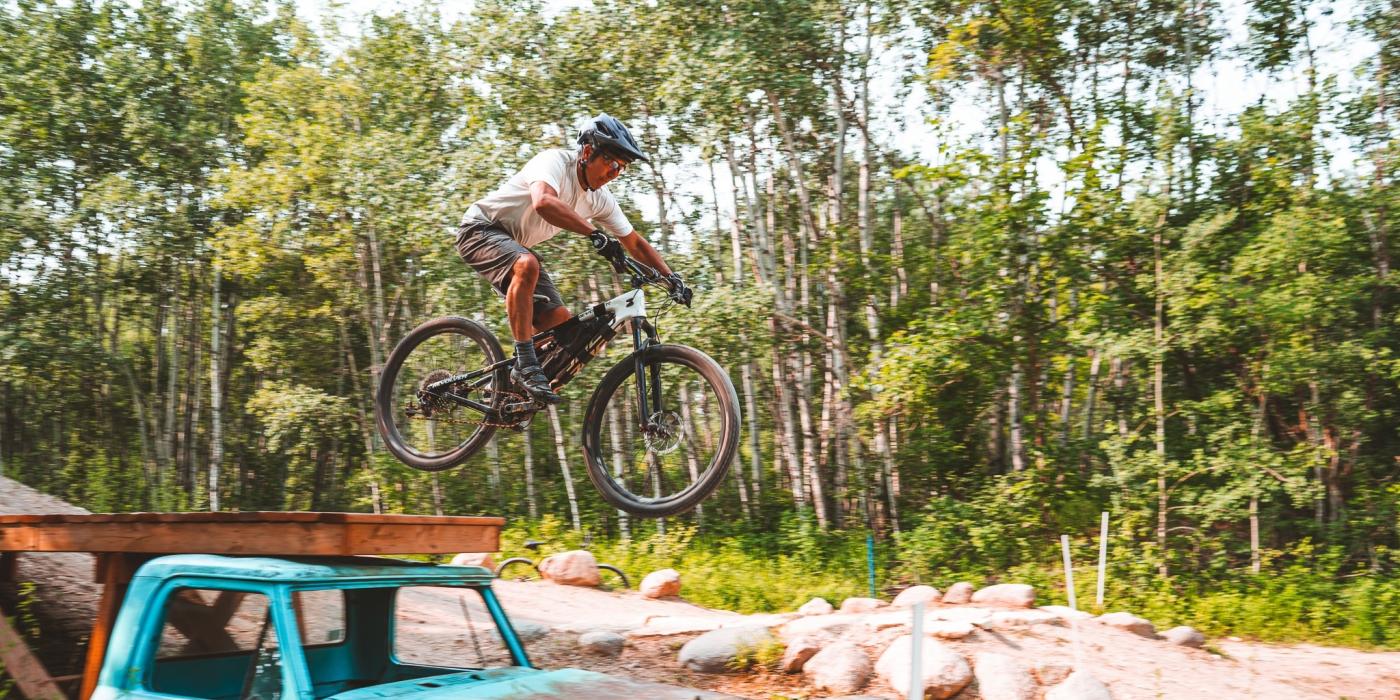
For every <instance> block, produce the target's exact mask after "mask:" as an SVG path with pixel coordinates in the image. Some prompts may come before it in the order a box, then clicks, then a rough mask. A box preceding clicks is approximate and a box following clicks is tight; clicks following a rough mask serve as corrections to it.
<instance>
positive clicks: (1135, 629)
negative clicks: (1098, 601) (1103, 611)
mask: <svg viewBox="0 0 1400 700" xmlns="http://www.w3.org/2000/svg"><path fill="white" fill-rule="evenodd" d="M1098 621H1099V622H1102V623H1104V624H1105V625H1108V626H1109V627H1117V628H1118V629H1120V630H1123V631H1125V632H1132V633H1133V634H1136V635H1137V636H1139V637H1147V638H1148V639H1156V638H1157V628H1156V627H1153V626H1152V623H1151V622H1148V621H1147V620H1144V619H1142V618H1140V617H1138V616H1137V615H1134V614H1132V613H1126V612H1115V613H1108V614H1107V615H1099V617H1098Z"/></svg>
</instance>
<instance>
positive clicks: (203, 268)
mask: <svg viewBox="0 0 1400 700" xmlns="http://www.w3.org/2000/svg"><path fill="white" fill-rule="evenodd" d="M299 12H302V9H301V8H300V7H299V6H297V5H295V4H293V3H290V2H266V1H263V0H246V1H244V0H239V1H234V0H186V1H184V2H160V1H156V0H151V1H147V2H135V1H132V2H127V1H124V0H71V1H65V2H54V1H49V0H8V1H6V2H3V3H0V474H4V475H5V476H8V477H11V478H15V479H18V480H20V481H23V482H25V483H28V484H30V485H33V486H35V487H36V488H40V489H43V490H44V491H46V492H48V493H51V494H54V495H56V496H60V497H62V498H65V499H67V500H69V501H70V502H72V503H75V504H77V505H81V506H83V507H86V508H88V509H90V510H93V511H136V510H243V511H251V510H348V511H364V512H371V511H372V512H395V513H425V514H433V513H438V514H495V515H503V516H505V517H506V518H508V520H509V521H510V523H511V528H512V529H511V530H510V531H509V532H508V537H507V541H508V542H509V543H511V544H512V546H514V544H516V543H518V541H519V540H520V539H523V537H525V536H526V535H527V534H528V535H531V536H547V537H550V538H553V539H554V540H557V541H558V542H561V543H565V542H567V543H574V544H577V543H578V542H579V541H581V538H582V537H583V536H584V534H585V533H587V535H588V536H589V537H590V538H591V539H592V540H593V543H594V545H593V546H594V547H595V548H597V549H600V550H602V551H603V552H606V553H607V554H608V555H609V556H612V557H613V558H614V559H617V560H619V561H623V562H634V563H635V564H636V565H637V566H640V565H641V564H642V563H643V562H647V561H657V562H662V561H679V560H681V559H683V558H686V557H689V558H690V559H689V561H691V563H692V565H693V567H694V569H695V570H696V571H703V572H706V573H705V574H704V575H703V577H701V576H699V575H697V577H698V578H704V580H705V581H706V582H707V583H706V584H705V585H700V584H697V587H698V588H702V589H704V592H702V593H697V596H700V597H701V599H703V600H710V601H714V602H721V603H727V604H730V605H733V606H736V608H739V609H781V608H783V607H784V606H789V605H795V604H796V603H800V602H802V600H805V599H806V598H805V597H802V596H803V595H804V594H806V595H808V596H810V594H811V593H812V592H813V588H816V589H820V590H853V591H861V590H864V588H865V586H866V580H865V557H866V544H865V543H866V539H867V536H869V537H870V538H871V541H872V542H873V543H874V550H875V552H876V559H877V569H878V572H879V583H880V585H881V586H895V585H899V584H901V583H909V582H914V581H924V582H935V583H937V584H938V585H946V584H947V583H950V582H951V581H953V580H957V579H956V577H964V578H969V579H970V580H978V581H984V580H1024V581H1027V582H1032V583H1036V584H1037V585H1040V586H1041V590H1042V595H1043V596H1044V597H1045V598H1046V599H1047V600H1049V599H1053V598H1054V596H1055V595H1056V593H1054V588H1055V586H1056V585H1060V584H1058V581H1059V579H1058V578H1057V576H1058V574H1057V573H1056V569H1055V568H1054V567H1055V566H1057V562H1058V556H1059V553H1058V549H1057V547H1058V537H1059V535H1060V534H1070V535H1071V536H1072V537H1074V538H1075V542H1076V546H1077V547H1079V548H1080V549H1081V550H1082V554H1083V555H1084V556H1083V557H1082V558H1083V560H1084V561H1086V562H1088V561H1091V560H1092V558H1093V555H1092V554H1091V552H1092V551H1096V549H1097V545H1096V544H1095V538H1096V537H1097V533H1098V525H1099V514H1100V512H1101V511H1107V512H1109V513H1110V517H1111V525H1112V527H1111V540H1112V564H1111V566H1112V569H1113V576H1112V581H1111V589H1112V591H1113V592H1112V594H1111V596H1110V597H1111V598H1112V599H1113V600H1115V601H1118V602H1124V603H1126V602H1132V603H1133V604H1134V605H1136V606H1138V609H1140V610H1141V611H1143V612H1145V613H1150V614H1152V615H1155V616H1156V617H1157V618H1160V619H1180V620H1192V621H1194V622H1195V623H1196V624H1198V625H1200V626H1202V629H1206V630H1208V631H1210V630H1213V631H1217V632H1218V631H1224V630H1233V631H1236V632H1240V633H1246V634H1252V635H1257V636H1261V637H1264V638H1279V639H1284V638H1310V639H1320V640H1329V641H1336V642H1343V643H1349V644H1358V645H1367V646H1397V645H1400V577H1397V576H1396V573H1395V567H1396V565H1397V563H1400V556H1397V551H1396V550H1397V547H1400V433H1398V432H1397V420H1396V419H1397V413H1400V357H1397V354H1396V352H1397V349H1400V323H1397V320H1400V319H1397V312H1400V305H1398V302H1400V294H1397V283H1398V282H1400V279H1397V277H1396V274H1395V273H1393V272H1392V270H1391V255H1390V252H1389V250H1390V241H1389V239H1390V231H1391V230H1392V226H1391V224H1392V222H1393V220H1394V218H1395V217H1394V216H1392V212H1391V211H1390V209H1391V205H1392V204H1396V205H1397V207H1398V208H1400V192H1397V189H1396V178H1397V176H1400V160H1397V155H1400V140H1398V139H1400V4H1397V2H1396V1H1395V0H1351V1H1349V2H1327V1H1324V2H1307V1H1305V0H1229V1H1227V2H1225V3H1217V2H1214V0H1171V1H1164V0H991V1H988V0H807V1H798V0H719V1H715V0H687V1H684V2H676V1H673V0H652V1H650V2H636V1H624V0H594V2H592V3H583V4H570V5H567V6H562V7H561V6H554V5H549V4H546V3H543V2H537V1H531V0H481V1H479V2H476V3H474V4H473V6H472V7H471V9H470V10H469V11H467V10H462V9H459V8H458V7H457V6H456V4H454V3H441V4H438V3H435V2H434V1H433V0H428V2H425V3H422V4H415V5H412V6H405V7H402V8H398V9H394V10H392V11H388V10H382V11H380V12H378V13H376V14H369V15H365V16H352V17H338V16H336V15H335V14H334V13H328V14H327V15H326V16H323V17H311V16H305V15H304V14H299ZM1251 91H1253V92H1251ZM600 111H606V112H608V113H610V114H613V115H614V116H617V117H619V118H621V119H623V120H624V121H625V122H627V123H628V125H629V126H630V127H631V128H632V130H633V132H634V133H635V134H637V135H638V137H639V139H640V140H641V141H642V143H643V147H644V148H645V149H646V150H647V152H648V153H649V154H650V156H651V163H650V164H642V163H638V164H636V166H635V167H633V168H630V169H629V170H628V172H627V173H626V174H625V175H624V176H623V177H622V178H621V179H619V180H618V181H617V182H616V183H614V185H612V187H611V189H612V190H613V191H614V192H615V193H617V195H618V197H619V200H620V201H621V202H622V203H623V204H624V207H625V209H626V211H627V213H628V217H629V218H630V219H631V221H632V222H633V223H634V224H635V225H636V227H637V228H638V230H640V231H641V232H642V233H643V234H644V235H645V236H646V237H647V238H648V239H649V240H651V241H652V242H653V243H654V244H655V245H656V246H657V248H658V249H659V250H661V251H662V253H663V254H664V255H665V256H666V259H667V260H668V262H670V264H671V266H672V267H674V268H676V269H677V270H679V271H681V272H683V273H684V274H685V275H686V278H687V280H688V281H689V282H690V283H691V285H692V286H694V287H695V288H696V302H695V305H694V308H693V309H691V310H685V309H679V308H678V309H675V310H673V311H671V312H670V313H669V314H668V315H666V316H665V317H663V318H661V319H660V321H659V327H660V330H661V333H662V337H663V338H664V339H666V340H668V341H672V342H679V343H685V344H688V345H693V346H695V347H698V348H700V349H702V350H704V351H705V352H707V353H709V354H710V355H711V356H713V357H714V358H715V359H716V360H718V361H719V362H720V363H721V364H722V365H723V366H724V367H725V368H726V369H727V370H728V372H729V373H730V375H731V377H732V378H733V381H734V384H735V386H736V387H737V388H738V393H739V399H740V403H741V405H742V406H741V407H742V411H743V416H742V421H743V435H742V436H741V447H740V453H739V455H738V457H737V458H736V459H735V461H734V464H733V466H732V469H731V472H730V475H729V476H728V477H727V479H726V481H725V483H724V485H723V487H722V488H721V490H720V491H719V492H717V493H716V494H715V495H714V496H713V497H712V498H711V499H710V500H708V501H706V502H705V504H704V505H703V507H702V508H701V509H698V510H697V511H694V512H692V513H690V514H688V515H685V516H681V517H675V518H667V519H663V520H638V519H635V518H631V519H629V518H627V517H625V516H623V515H621V514H620V513H619V512H618V511H615V510H612V509H611V508H609V507H607V506H606V505H605V504H604V503H603V502H602V500H601V499H599V498H598V497H597V495H596V494H595V493H594V491H593V490H592V488H591V486H590V485H589V484H588V481H587V479H586V478H585V477H584V475H583V466H582V457H581V455H580V448H579V439H578V435H579V430H580V428H579V425H580V422H581V415H580V414H581V412H582V409H583V406H584V405H585V401H586V400H587V397H588V392H589V391H590V390H591V388H592V387H593V386H594V385H595V384H596V383H597V380H598V378H599V377H600V376H601V375H602V373H603V372H604V371H605V370H606V369H607V367H608V366H610V365H611V364H613V363H614V362H616V361H618V360H619V359H621V358H622V357H623V356H624V353H625V352H626V349H625V348H623V347H622V346H621V345H619V346H618V347H614V348H612V350H611V352H610V353H609V354H608V355H607V356H605V357H603V358H600V359H599V360H597V361H595V362H594V363H593V364H592V365H590V366H589V367H588V369H587V370H586V371H585V373H584V374H583V375H581V376H580V377H579V378H577V379H575V380H574V382H573V383H571V384H570V385H569V386H568V387H567V389H566V391H565V401H564V403H562V404H561V405H560V406H559V407H558V409H557V410H551V411H549V412H548V413H547V414H541V416H540V417H539V419H537V420H536V421H535V422H534V424H533V426H532V427H531V429H529V430H528V431H526V432H524V433H514V432H509V431H503V432H501V433H498V436H497V438H496V440H495V441H494V442H493V443H492V444H491V446H490V447H489V448H488V449H487V450H486V451H484V452H483V453H482V454H480V455H478V456H477V457H475V458H474V459H473V460H472V461H470V462H468V463H467V464H466V465H464V466H462V467H459V468H457V469H454V470H451V471H446V472H442V473H426V472H418V471H415V470H412V469H409V468H407V467H405V466H404V465H402V464H400V463H398V462H397V461H396V460H394V459H393V458H392V457H391V456H389V455H388V454H387V453H386V452H385V451H384V450H383V447H382V444H381V443H380V438H379V436H378V434H377V432H376V430H375V422H374V415H373V410H374V409H373V396H374V392H375V391H376V387H377V381H378V371H379V368H380V367H381V366H382V364H383V362H384V358H385V357H386V355H387V354H388V352H389V351H390V350H391V349H392V348H393V346H394V344H395V342H396V341H397V340H398V339H399V338H400V337H402V336H403V335H404V334H406V333H407V331H408V330H410V329H412V328H413V327H414V326H416V325H417V324H419V323H421V322H422V321H424V320H427V319H429V318H432V317H436V316H441V315H448V314H456V315H463V316H467V317H471V318H475V319H478V320H480V321H482V322H484V323H487V324H488V325H489V326H490V327H492V328H493V329H494V330H495V331H496V332H497V334H498V335H499V336H500V337H502V338H508V336H509V334H508V332H507V330H506V327H505V312H504V305H503V304H502V303H501V301H500V299H499V298H498V297H497V296H496V294H495V292H494V291H493V290H492V289H490V288H489V287H488V286H487V285H485V284H484V283H483V282H482V281H481V280H480V278H479V277H477V276H476V275H475V274H474V273H472V272H471V270H470V269H469V268H467V267H466V266H465V265H464V264H463V263H462V262H461V260H460V259H458V258H457V256H456V254H455V251H454V250H453V246H452V236H453V230H454V228H455V226H456V224H457V222H458V220H459V219H460V217H461V215H462V212H463V211H464V210H465V209H466V208H467V206H468V205H470V204H471V202H473V201H474V200H475V199H476V198H478V197H480V196H482V195H484V194H485V193H487V192H489V191H490V190H491V189H493V188H494V187H495V186H496V184H497V183H499V182H500V181H501V180H503V179H504V178H505V177H507V176H508V175H510V174H511V173H512V172H514V171H515V170H517V169H518V168H519V167H520V166H521V165H522V164H523V163H524V162H525V161H526V160H528V159H529V158H530V157H531V156H532V155H534V154H535V153H537V152H539V151H540V150H541V149H544V148H572V147H573V136H574V134H575V131H574V129H573V125H574V124H576V123H577V122H578V120H579V119H580V118H581V117H585V116H588V115H591V114H594V113H597V112H600ZM542 248H543V249H542V250H541V251H539V252H540V254H541V257H542V259H543V260H544V264H545V267H546V269H548V270H549V271H550V273H551V274H552V275H553V276H554V279H555V280H556V282H557V283H558V284H559V286H560V289H561V291H562V292H563V295H564V297H565V299H566V300H569V301H577V302H578V305H577V306H576V307H575V309H576V310H577V309H579V308H582V307H583V306H584V305H585V304H586V303H589V302H596V301H599V300H601V299H604V298H607V297H610V296H612V295H613V294H615V293H616V292H617V291H620V290H621V288H622V287H621V282H620V280H618V279H617V278H616V277H615V276H614V274H613V273H612V272H611V271H610V270H609V269H608V267H607V266H606V264H604V263H603V261H601V260H600V259H598V258H596V257H594V256H593V255H592V254H591V253H590V252H589V249H588V248H587V242H586V240H584V239H583V238H580V237H577V236H572V235H567V234H566V235H561V236H560V237H558V238H556V239H554V240H553V241H550V242H549V243H547V244H545V245H544V246H542ZM3 497H4V496H3V494H0V499H3ZM541 533H543V534H541ZM601 556H603V555H602V554H600V557H601ZM774 561H779V562H782V563H783V565H782V566H780V567H774V566H773V562H774ZM1080 578H1083V579H1085V580H1086V581H1087V582H1088V583H1086V584H1085V585H1088V586H1092V576H1084V577H1080ZM706 586H708V587H706ZM804 586H805V588H804ZM705 596H709V597H708V598H706V597H705ZM1085 597H1086V596H1083V595H1081V596H1080V598H1081V600H1083V599H1084V598H1085ZM794 601H795V602H794Z"/></svg>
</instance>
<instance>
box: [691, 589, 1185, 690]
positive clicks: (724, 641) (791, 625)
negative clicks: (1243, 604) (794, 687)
mask: <svg viewBox="0 0 1400 700" xmlns="http://www.w3.org/2000/svg"><path fill="white" fill-rule="evenodd" d="M958 600H961V601H965V603H954V602H951V601H958ZM916 603H923V604H924V605H925V606H926V608H925V612H924V620H923V623H922V629H923V635H924V636H923V639H922V640H921V643H920V645H919V647H920V659H921V664H920V668H921V675H922V677H923V684H924V693H925V697H930V698H949V697H953V696H955V695H957V694H958V693H961V692H962V691H963V690H964V689H965V688H967V687H969V686H970V685H972V684H973V683H974V682H975V683H976V685H975V688H976V691H975V692H976V693H977V694H978V696H979V697H981V698H983V699H984V700H1035V699H1036V698H1041V697H1044V698H1047V699H1049V700H1067V699H1069V698H1075V699H1078V700H1099V699H1101V698H1111V697H1112V695H1111V693H1110V692H1109V690H1108V688H1107V687H1106V686H1105V685H1104V684H1103V683H1101V682H1100V681H1098V680H1097V679H1095V678H1094V677H1093V676H1092V675H1090V674H1088V673H1086V672H1083V671H1074V669H1072V668H1071V667H1070V666H1069V665H1068V664H1066V663H1063V662H1059V661H1049V660H1047V661H1041V662H1039V663H1036V664H1034V665H1033V666H1032V665H1029V662H1027V661H1025V660H1022V659H1017V658H1015V657H1013V656H1010V655H1007V654H1003V653H994V652H985V651H984V652H979V653H971V654H964V653H963V652H960V651H959V649H958V648H957V647H956V646H954V645H950V644H948V643H947V641H945V640H961V639H964V638H967V637H969V636H971V635H974V634H976V633H977V632H978V631H979V630H981V631H984V632H987V633H996V632H997V631H998V630H1013V629H1021V630H1029V629H1032V628H1035V627H1036V626H1039V625H1050V626H1054V627H1065V626H1068V625H1069V624H1071V623H1074V624H1083V623H1084V621H1089V620H1092V621H1093V622H1095V623H1098V624H1102V625H1105V626H1107V627H1114V628H1118V629H1121V630H1124V631H1126V632H1129V633H1131V634H1136V635H1139V636H1143V637H1146V638H1149V639H1159V638H1160V639H1164V640H1166V641H1168V642H1170V643H1172V644H1178V645H1183V646H1200V645H1201V644H1202V643H1203V642H1204V638H1203V637H1202V636H1201V634H1200V633H1199V632H1197V631H1196V630H1194V629H1191V628H1189V627H1178V628H1175V629H1172V630H1170V631H1168V632H1167V633H1165V634H1164V635H1162V636H1161V637H1158V636H1157V633H1156V630H1155V628H1154V627H1153V625H1152V623H1151V622H1148V621H1147V620H1144V619H1142V618H1140V617H1137V616H1135V615H1131V614H1129V613H1126V612H1115V613H1110V614H1107V615H1101V616H1099V617H1097V618H1094V617H1093V616H1092V615H1090V614H1089V613H1086V612H1083V611H1080V610H1075V609H1072V608H1068V607H1064V606H1045V607H1042V608H1036V607H1033V606H1034V603H1035V589H1034V588H1032V587H1031V586H1027V585H1024V584H998V585H993V586H988V587H986V588H983V589H980V590H975V591H974V590H972V587H971V586H970V585H966V584H962V583H959V584H954V585H953V586H951V587H949V589H948V591H947V593H945V594H940V593H939V591H938V590H937V589H935V588H933V587H931V586H914V587H911V588H908V589H906V590H905V591H903V592H901V593H900V594H899V596H898V597H896V599H895V601H894V603H893V604H892V605H890V606H887V605H885V604H884V603H883V602H882V601H879V600H877V599H873V598H848V599H846V600H844V601H842V602H841V604H840V606H839V607H838V606H833V605H832V604H831V603H830V602H828V601H826V600H823V599H821V598H814V599H812V600H810V601H808V602H807V603H805V604H804V605H803V606H802V607H801V608H800V609H799V610H798V613H797V614H796V615H787V616H771V615H770V616H766V617H765V618H764V619H759V618H760V616H750V617H748V618H745V622H746V623H747V624H743V625H740V624H738V623H737V622H736V624H735V625H734V626H729V627H721V628H719V629H716V630H713V631H710V632H707V633H705V634H702V635H700V636H699V637H697V638H695V639H693V640H691V641H690V642H689V643H687V644H686V645H685V646H683V647H682V648H681V650H680V656H679V661H680V663H681V665H682V666H684V667H686V668H689V669H692V670H696V671H702V672H707V673H718V672H725V671H730V670H733V668H734V660H735V658H736V657H740V656H742V655H743V654H744V653H745V651H746V650H751V649H752V648H754V647H755V646H759V645H766V644H773V643H781V644H782V645H783V646H784V653H783V655H782V659H781V661H780V662H779V663H778V667H779V668H780V669H781V670H782V671H783V672H786V673H801V674H803V676H804V678H805V680H806V681H807V682H808V684H810V685H811V687H812V688H813V689H814V690H818V691H821V692H824V693H830V694H832V695H852V696H853V695H854V694H857V693H859V692H861V691H862V690H864V689H865V688H866V687H867V686H868V685H869V684H870V683H871V682H872V680H873V679H879V681H881V682H882V683H884V684H886V685H888V686H889V687H891V688H893V689H894V690H895V691H896V692H898V693H900V694H901V695H903V694H905V693H907V692H908V690H909V687H908V686H909V684H910V682H911V673H912V671H911V668H910V664H911V653H912V651H913V649H912V645H913V638H912V636H911V631H912V630H911V616H910V613H909V611H908V608H909V607H911V606H913V605H914V604H916ZM969 604H970V605H969Z"/></svg>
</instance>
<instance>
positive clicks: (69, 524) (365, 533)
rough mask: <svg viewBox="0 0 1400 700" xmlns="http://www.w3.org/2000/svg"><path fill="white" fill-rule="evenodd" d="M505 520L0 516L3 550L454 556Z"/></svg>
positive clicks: (493, 544) (482, 545)
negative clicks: (453, 554)
mask: <svg viewBox="0 0 1400 700" xmlns="http://www.w3.org/2000/svg"><path fill="white" fill-rule="evenodd" d="M504 524H505V519H504V518H495V517H473V516H433V515H373V514H368V513H305V512H291V513H284V512H249V513H100V514H93V515H71V514H49V515H0V552H125V553H139V554H178V553H185V552H197V553H202V554H263V555H282V556H295V555H314V556H334V555H353V554H452V553H457V552H495V551H498V550H499V549H500V529H501V526H502V525H504Z"/></svg>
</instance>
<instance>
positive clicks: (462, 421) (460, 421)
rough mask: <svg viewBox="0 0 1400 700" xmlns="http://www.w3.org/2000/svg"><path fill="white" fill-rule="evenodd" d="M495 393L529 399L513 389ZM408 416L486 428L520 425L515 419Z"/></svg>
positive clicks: (512, 397) (523, 399)
mask: <svg viewBox="0 0 1400 700" xmlns="http://www.w3.org/2000/svg"><path fill="white" fill-rule="evenodd" d="M497 393H498V394H500V395H502V396H505V397H507V398H511V399H519V400H522V401H529V400H531V399H530V398H529V397H528V396H526V395H525V394H518V393H515V392H513V391H501V392H497ZM410 417H411V418H413V419H414V420H435V421H440V422H442V423H450V424H453V425H484V426H486V427H488V428H515V427H518V426H519V425H520V421H515V422H514V423H495V422H492V421H489V420H485V419H482V420H466V419H453V418H428V417H426V416H422V415H420V414H417V413H414V414H411V415H410ZM530 417H531V418H533V417H534V416H533V415H531V416H530Z"/></svg>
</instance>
